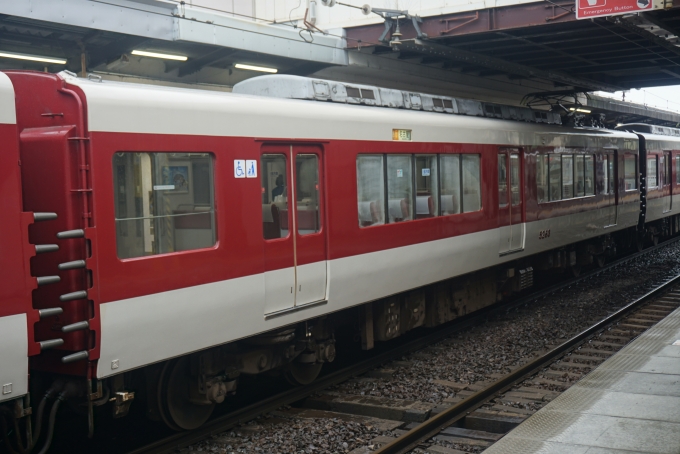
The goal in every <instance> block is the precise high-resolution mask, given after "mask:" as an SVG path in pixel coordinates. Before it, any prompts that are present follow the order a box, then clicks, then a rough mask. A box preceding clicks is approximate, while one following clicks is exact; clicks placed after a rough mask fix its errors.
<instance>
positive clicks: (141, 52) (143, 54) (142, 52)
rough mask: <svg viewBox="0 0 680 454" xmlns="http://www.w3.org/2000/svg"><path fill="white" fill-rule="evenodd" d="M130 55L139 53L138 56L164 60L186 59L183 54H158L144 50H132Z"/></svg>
mask: <svg viewBox="0 0 680 454" xmlns="http://www.w3.org/2000/svg"><path fill="white" fill-rule="evenodd" d="M132 55H139V56H140V57H153V58H164V59H166V60H177V61H187V57H185V56H184V55H170V54H159V53H158V52H147V51H145V50H133V51H132Z"/></svg>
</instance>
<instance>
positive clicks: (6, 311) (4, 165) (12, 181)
mask: <svg viewBox="0 0 680 454" xmlns="http://www.w3.org/2000/svg"><path fill="white" fill-rule="evenodd" d="M0 143H2V148H1V149H0V212H2V222H1V223H0V269H1V270H2V272H1V273H0V346H1V347H0V402H2V401H5V400H8V399H14V398H16V397H19V396H21V395H23V394H26V393H27V392H28V343H29V322H28V319H29V312H30V309H31V294H30V292H31V288H30V286H29V282H28V279H27V277H26V273H27V266H28V263H27V262H28V260H29V258H30V256H29V255H27V247H26V246H28V245H27V244H26V240H27V231H26V229H27V224H28V222H27V217H26V216H25V215H26V214H27V213H22V207H21V178H20V167H19V164H20V163H19V149H18V138H17V127H16V111H15V101H14V88H13V86H12V83H11V81H10V80H9V78H8V77H7V76H6V75H5V74H2V73H0Z"/></svg>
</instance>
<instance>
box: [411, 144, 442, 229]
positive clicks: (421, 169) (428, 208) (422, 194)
mask: <svg viewBox="0 0 680 454" xmlns="http://www.w3.org/2000/svg"><path fill="white" fill-rule="evenodd" d="M438 174H439V172H437V155H433V154H432V155H416V219H424V218H431V217H434V216H437V215H438V214H439V184H438V183H437V176H438Z"/></svg>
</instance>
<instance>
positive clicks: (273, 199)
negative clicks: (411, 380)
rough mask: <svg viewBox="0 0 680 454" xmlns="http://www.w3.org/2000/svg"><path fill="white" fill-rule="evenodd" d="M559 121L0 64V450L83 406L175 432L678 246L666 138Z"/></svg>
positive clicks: (426, 101) (651, 131)
mask: <svg viewBox="0 0 680 454" xmlns="http://www.w3.org/2000/svg"><path fill="white" fill-rule="evenodd" d="M490 117H491V118H490ZM494 117H495V118H494ZM513 119H514V120H513ZM521 120H524V121H521ZM559 122H560V117H559V115H558V114H556V113H554V112H538V111H532V110H530V109H524V108H519V107H507V106H497V105H493V104H486V103H480V102H476V101H469V100H461V99H456V98H447V97H438V96H433V95H426V94H422V93H410V92H403V91H398V90H387V89H383V88H378V87H371V86H364V85H356V84H348V83H341V82H331V81H324V80H317V79H307V78H302V77H296V76H262V77H258V78H254V79H250V80H248V81H245V82H242V83H241V84H238V85H237V86H235V87H234V92H233V93H216V92H210V91H205V90H192V89H178V88H169V87H159V86H151V85H135V84H128V83H115V82H108V81H102V80H101V79H99V78H97V77H90V78H77V77H75V75H74V74H71V73H68V72H62V73H60V74H58V75H55V74H47V73H38V72H27V71H7V72H3V73H0V137H1V138H2V139H1V140H2V149H1V150H0V174H1V177H0V182H1V183H0V211H1V212H2V213H3V222H2V223H1V224H0V244H1V247H2V252H1V253H0V263H1V264H2V266H1V269H2V273H0V276H1V278H0V279H1V280H2V281H1V282H2V285H0V345H2V347H1V348H0V386H1V388H2V392H1V394H0V423H2V424H0V427H2V430H3V433H2V435H3V437H5V441H6V442H7V446H8V447H11V446H20V445H19V443H21V444H22V445H23V450H24V451H25V452H29V451H31V450H32V449H33V448H35V449H36V450H37V449H38V447H40V446H44V447H47V446H49V442H50V439H51V436H52V433H53V428H54V418H55V415H56V414H57V411H58V408H59V405H60V403H61V402H63V401H67V400H70V401H71V402H73V403H75V404H76V405H80V406H83V408H86V409H87V413H88V414H89V417H88V418H87V421H88V423H89V424H88V426H89V432H90V434H92V432H93V431H94V417H93V411H94V410H93V409H94V407H100V406H104V405H107V406H110V408H111V411H112V412H113V415H114V416H115V417H122V416H125V415H126V414H127V413H128V411H129V409H130V406H131V405H133V406H134V405H141V406H144V408H145V412H146V413H147V415H148V416H149V417H150V418H152V419H155V420H158V421H163V422H164V423H165V424H167V425H168V426H169V427H171V428H173V429H176V430H186V429H193V428H196V427H199V426H200V425H202V424H203V423H204V422H205V421H206V420H207V419H208V418H209V416H210V414H211V413H212V411H213V408H214V407H215V405H216V404H218V403H221V402H222V401H224V400H225V398H227V396H228V395H229V394H232V393H234V392H236V391H237V388H238V383H239V380H240V379H241V378H242V377H243V376H246V375H255V374H260V373H265V372H272V371H275V372H276V371H278V372H281V373H282V374H283V375H285V377H286V378H287V379H288V380H289V381H291V382H292V383H295V384H302V385H304V384H307V383H310V382H311V381H313V380H314V379H315V378H316V376H317V375H318V374H319V372H320V370H321V367H322V365H323V364H324V363H325V362H330V361H333V359H334V358H335V356H336V351H335V343H336V341H339V340H340V339H343V338H344V337H349V338H351V337H352V336H351V335H350V336H340V334H347V333H350V334H353V335H354V336H355V338H356V339H357V340H359V339H360V341H361V345H362V348H364V349H370V348H373V345H374V343H375V342H380V341H386V340H389V339H393V338H395V337H398V336H400V335H401V334H403V333H405V332H407V331H409V330H411V329H414V328H417V327H431V326H436V325H439V324H442V323H446V322H448V321H450V320H453V319H455V318H456V317H460V316H462V315H464V314H467V313H470V312H473V311H475V310H478V309H480V308H482V307H485V306H488V305H491V304H494V303H495V302H497V301H500V300H501V299H503V298H505V297H507V296H509V295H511V294H513V293H516V292H519V291H521V290H523V289H525V288H528V287H531V286H532V285H533V280H534V273H537V272H540V271H546V270H551V269H554V270H569V271H571V272H573V273H578V272H579V270H580V269H581V267H583V266H590V265H591V264H593V265H595V266H597V265H599V266H602V265H603V264H604V261H605V260H606V257H607V256H611V255H614V254H615V253H616V251H617V249H622V248H629V247H637V248H640V249H641V248H642V247H644V245H645V243H653V242H656V241H657V240H658V238H660V237H665V236H670V235H673V234H676V233H677V232H678V230H679V228H680V227H679V225H680V217H679V214H680V207H679V206H678V204H679V203H680V198H679V197H680V156H678V155H679V154H680V130H676V129H672V128H661V127H657V126H650V125H624V126H622V127H621V130H616V131H614V130H606V129H594V128H570V127H566V126H561V125H559V124H558V123H559ZM33 404H38V405H37V407H36V409H35V410H34V409H33V408H32V405H33ZM50 409H51V411H50ZM48 411H50V416H49V417H48ZM31 414H32V415H31ZM84 419H85V418H84ZM7 427H10V428H12V427H25V428H26V429H27V431H26V434H28V435H26V436H24V435H22V434H23V431H19V433H14V434H13V435H11V436H10V432H12V431H11V430H8V429H7ZM38 427H44V428H45V429H44V430H42V432H47V436H44V433H43V434H41V433H40V429H38ZM34 429H35V430H34ZM15 436H16V439H15ZM8 437H9V438H8ZM43 451H44V448H43Z"/></svg>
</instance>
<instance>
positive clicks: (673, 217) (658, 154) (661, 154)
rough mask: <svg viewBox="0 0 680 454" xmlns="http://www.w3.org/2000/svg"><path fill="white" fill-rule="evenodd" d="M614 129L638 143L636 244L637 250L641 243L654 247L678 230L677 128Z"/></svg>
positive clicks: (679, 170)
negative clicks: (639, 178) (636, 139)
mask: <svg viewBox="0 0 680 454" xmlns="http://www.w3.org/2000/svg"><path fill="white" fill-rule="evenodd" d="M617 129H619V130H625V131H630V132H633V133H635V134H637V136H638V137H639V140H640V164H639V165H640V171H641V172H640V173H641V180H640V181H641V184H640V187H641V191H642V192H641V199H642V200H641V205H640V230H639V235H638V237H637V238H636V242H637V247H638V249H641V248H642V246H643V243H644V242H645V241H648V242H651V243H653V244H656V243H657V242H658V240H659V238H660V237H663V236H668V235H674V234H676V233H678V231H679V229H680V215H679V214H678V213H680V209H679V208H678V203H680V129H676V128H669V127H665V126H656V125H648V124H624V125H619V126H618V127H617Z"/></svg>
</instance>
